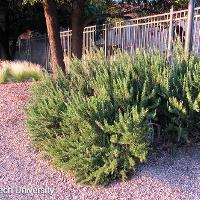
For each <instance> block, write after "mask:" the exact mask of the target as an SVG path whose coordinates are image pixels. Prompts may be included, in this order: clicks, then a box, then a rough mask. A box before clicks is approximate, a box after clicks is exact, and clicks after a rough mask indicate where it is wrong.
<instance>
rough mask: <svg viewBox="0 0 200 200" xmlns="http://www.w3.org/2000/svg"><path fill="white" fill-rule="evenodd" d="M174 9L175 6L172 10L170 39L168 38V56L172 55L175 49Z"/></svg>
mask: <svg viewBox="0 0 200 200" xmlns="http://www.w3.org/2000/svg"><path fill="white" fill-rule="evenodd" d="M173 14H174V9H173V6H172V8H171V9H170V24H169V38H168V54H171V53H172V48H173V33H174V18H173Z"/></svg>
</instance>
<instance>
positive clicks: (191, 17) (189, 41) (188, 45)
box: [185, 0, 195, 57]
mask: <svg viewBox="0 0 200 200" xmlns="http://www.w3.org/2000/svg"><path fill="white" fill-rule="evenodd" d="M194 7H195V0H190V2H189V4H188V16H187V28H186V40H185V55H186V56H187V57H188V56H189V55H190V51H191V50H192V42H193V41H192V40H193V25H194Z"/></svg>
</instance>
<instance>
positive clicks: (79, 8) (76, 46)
mask: <svg viewBox="0 0 200 200" xmlns="http://www.w3.org/2000/svg"><path fill="white" fill-rule="evenodd" d="M85 2H86V0H74V1H73V4H72V53H73V55H74V56H75V57H77V58H79V59H80V58H81V57H82V48H83V14H84V6H85Z"/></svg>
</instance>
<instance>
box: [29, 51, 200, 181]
mask: <svg viewBox="0 0 200 200" xmlns="http://www.w3.org/2000/svg"><path fill="white" fill-rule="evenodd" d="M199 112H200V60H199V59H198V58H196V57H194V56H191V58H190V59H189V61H186V59H185V58H184V55H183V53H182V50H180V49H179V48H177V49H175V53H174V57H173V60H172V59H168V58H167V57H166V56H165V55H163V54H161V53H159V52H157V51H153V50H151V51H149V52H148V53H145V52H144V51H143V50H141V51H137V52H136V54H135V55H134V56H129V55H128V54H126V53H117V54H116V55H115V56H114V57H113V58H112V59H111V60H109V61H108V59H107V58H105V57H104V55H103V53H101V52H97V53H95V54H91V55H90V56H89V57H86V58H85V59H84V60H82V61H80V60H78V59H74V60H73V61H72V62H71V65H70V71H69V73H68V74H67V75H63V74H62V73H60V74H59V75H58V78H57V79H53V78H51V77H50V76H48V75H46V76H44V78H43V79H42V81H40V82H38V83H35V84H34V85H33V98H32V100H31V101H30V102H29V104H28V106H27V108H26V115H27V119H26V125H27V128H28V130H29V132H30V133H31V136H32V140H33V142H34V144H35V145H36V147H37V148H38V149H39V150H41V151H43V152H44V153H45V154H46V155H48V156H49V157H50V159H51V160H52V162H53V163H54V164H55V165H56V166H57V167H60V168H62V169H64V170H67V171H72V172H73V173H74V174H75V176H76V178H77V181H78V182H81V183H87V184H88V183H89V184H94V185H98V184H101V185H106V184H109V183H110V182H112V181H113V180H115V179H122V180H125V179H127V177H128V175H129V174H130V173H132V172H133V171H135V170H136V168H137V165H138V163H140V162H144V161H145V160H146V158H147V155H148V152H149V150H150V144H151V142H152V141H154V140H155V138H156V135H159V134H160V141H161V142H162V143H170V144H182V143H187V142H191V141H198V140H199V139H200V113H199ZM156 127H157V128H156ZM158 127H159V129H160V131H158Z"/></svg>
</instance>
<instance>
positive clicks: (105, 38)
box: [104, 24, 107, 57]
mask: <svg viewBox="0 0 200 200" xmlns="http://www.w3.org/2000/svg"><path fill="white" fill-rule="evenodd" d="M104 27H105V29H104V31H105V35H104V43H105V46H104V54H105V57H106V56H107V24H105V25H104Z"/></svg>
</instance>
